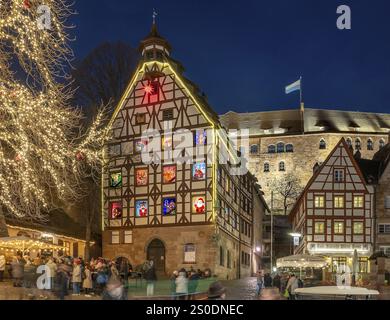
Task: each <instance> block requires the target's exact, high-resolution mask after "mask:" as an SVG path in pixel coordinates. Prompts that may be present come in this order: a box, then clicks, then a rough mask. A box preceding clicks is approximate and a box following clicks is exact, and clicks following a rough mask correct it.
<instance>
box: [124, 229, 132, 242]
mask: <svg viewBox="0 0 390 320" xmlns="http://www.w3.org/2000/svg"><path fill="white" fill-rule="evenodd" d="M123 243H125V244H131V243H133V230H126V231H125V232H124V235H123Z"/></svg>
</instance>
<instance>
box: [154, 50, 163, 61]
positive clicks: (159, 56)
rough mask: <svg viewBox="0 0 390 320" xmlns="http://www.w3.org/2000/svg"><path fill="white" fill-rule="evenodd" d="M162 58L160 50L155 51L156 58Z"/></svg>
mask: <svg viewBox="0 0 390 320" xmlns="http://www.w3.org/2000/svg"><path fill="white" fill-rule="evenodd" d="M163 58H164V55H163V53H162V52H161V51H157V52H156V59H157V60H162V59H163Z"/></svg>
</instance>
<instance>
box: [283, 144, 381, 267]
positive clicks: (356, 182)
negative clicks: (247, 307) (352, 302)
mask: <svg viewBox="0 0 390 320" xmlns="http://www.w3.org/2000/svg"><path fill="white" fill-rule="evenodd" d="M290 217H291V220H292V224H293V230H294V233H299V234H301V235H302V238H301V241H300V243H299V245H298V246H296V247H295V253H296V254H300V253H308V254H313V255H322V256H326V257H328V261H329V266H330V268H329V270H328V271H329V272H330V273H332V272H336V271H337V268H338V267H339V266H347V265H348V266H349V267H352V265H351V263H352V257H353V255H354V253H355V250H356V251H357V253H358V257H359V269H360V270H359V271H360V272H361V273H367V272H368V271H369V270H368V265H369V264H368V258H369V257H370V255H371V254H372V251H373V243H374V230H373V228H374V219H373V218H374V188H373V186H371V185H369V184H368V183H367V182H366V180H365V177H364V175H363V173H362V171H361V169H360V167H359V165H358V164H357V162H356V161H355V159H354V156H353V154H352V151H351V149H350V148H349V147H348V145H347V143H346V142H345V140H344V139H342V140H341V141H340V142H339V143H338V144H337V146H336V147H335V148H334V149H333V151H332V152H331V153H330V154H329V156H328V158H327V159H326V161H325V162H324V163H323V164H322V166H321V167H319V168H316V169H315V173H314V176H313V177H312V178H311V180H310V181H309V183H308V185H307V186H306V188H305V190H304V192H303V193H302V195H301V196H300V198H299V199H298V201H297V203H296V205H295V207H294V208H293V210H292V212H291V214H290Z"/></svg>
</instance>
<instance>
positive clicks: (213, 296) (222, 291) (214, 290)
mask: <svg viewBox="0 0 390 320" xmlns="http://www.w3.org/2000/svg"><path fill="white" fill-rule="evenodd" d="M207 296H208V300H225V299H226V288H225V287H224V286H223V285H222V283H221V282H219V281H218V282H214V283H213V284H212V285H211V286H210V288H209V291H208V293H207Z"/></svg>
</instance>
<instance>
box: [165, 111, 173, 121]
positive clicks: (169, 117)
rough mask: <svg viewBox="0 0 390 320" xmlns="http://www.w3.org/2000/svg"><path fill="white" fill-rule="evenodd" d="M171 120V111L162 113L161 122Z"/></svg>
mask: <svg viewBox="0 0 390 320" xmlns="http://www.w3.org/2000/svg"><path fill="white" fill-rule="evenodd" d="M169 120H173V109H167V110H164V111H163V121H169Z"/></svg>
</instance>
